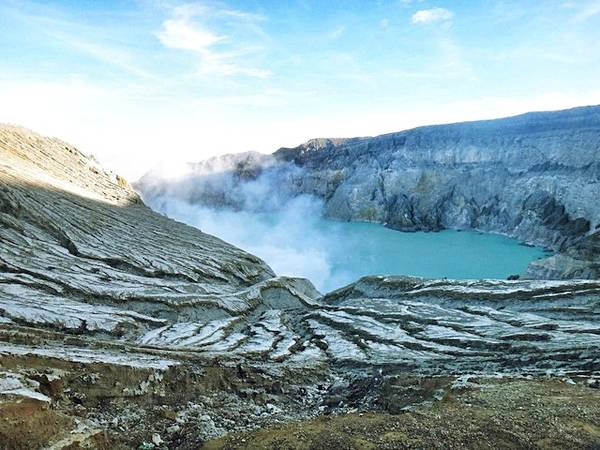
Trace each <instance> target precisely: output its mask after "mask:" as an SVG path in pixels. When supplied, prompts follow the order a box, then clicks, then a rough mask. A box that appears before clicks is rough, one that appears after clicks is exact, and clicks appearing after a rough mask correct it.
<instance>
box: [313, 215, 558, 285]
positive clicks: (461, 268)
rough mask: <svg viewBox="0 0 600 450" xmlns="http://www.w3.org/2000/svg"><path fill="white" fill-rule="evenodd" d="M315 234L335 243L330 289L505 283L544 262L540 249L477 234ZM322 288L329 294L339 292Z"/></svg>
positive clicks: (336, 230) (330, 227)
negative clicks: (369, 280) (367, 280)
mask: <svg viewBox="0 0 600 450" xmlns="http://www.w3.org/2000/svg"><path fill="white" fill-rule="evenodd" d="M320 228H321V230H322V231H323V232H324V233H326V234H328V235H330V236H331V239H335V240H336V241H337V242H338V243H339V245H334V246H332V247H331V249H330V252H329V254H330V256H331V263H332V273H331V279H332V281H333V284H334V285H337V284H340V283H341V284H340V285H343V284H345V283H344V281H346V282H350V281H352V280H353V279H356V278H358V277H360V276H364V275H396V274H402V275H416V276H420V277H430V278H443V277H446V278H458V279H479V278H503V279H504V278H506V277H508V276H509V275H511V274H519V273H522V272H524V271H525V269H526V268H527V265H528V264H529V262H531V261H533V260H535V259H538V258H542V257H545V256H547V253H546V252H545V251H544V250H543V249H541V248H537V247H528V246H524V245H521V244H520V243H519V242H518V241H516V240H514V239H510V238H507V237H505V236H501V235H496V234H487V233H479V232H476V231H455V230H444V231H440V232H435V233H426V232H416V233H403V232H399V231H395V230H391V229H388V228H385V227H384V226H382V225H378V224H372V223H350V222H348V223H340V222H332V221H326V220H324V221H322V223H321V224H320ZM342 280H343V281H342ZM326 284H328V286H327V287H328V288H334V287H339V286H334V285H331V284H330V283H326Z"/></svg>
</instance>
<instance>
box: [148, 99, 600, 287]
mask: <svg viewBox="0 0 600 450" xmlns="http://www.w3.org/2000/svg"><path fill="white" fill-rule="evenodd" d="M219 162H221V163H222V164H220V165H219ZM215 165H219V167H220V171H219V174H218V175H217V174H216V173H215V172H211V171H210V167H214V166H215ZM249 167H250V168H251V170H248V168H249ZM240 168H244V170H243V171H242V170H241V169H240ZM242 173H246V174H247V176H241V174H242ZM215 180H219V181H218V183H217V182H215ZM182 184H186V186H187V191H186V192H191V193H192V195H191V197H190V198H191V199H192V201H194V202H197V203H201V204H205V205H211V206H218V207H223V206H227V207H234V208H247V207H248V202H246V201H245V198H246V197H247V195H246V192H247V191H248V190H249V189H250V191H251V192H252V193H253V195H254V200H253V203H252V204H251V207H256V208H261V207H265V206H266V207H271V206H272V205H273V199H279V201H280V202H282V201H285V199H286V198H289V196H295V195H301V194H310V195H313V196H315V197H318V198H320V199H322V200H323V202H324V205H325V214H326V215H327V216H329V217H331V218H335V219H341V220H358V221H374V222H380V223H384V224H387V226H389V227H392V228H395V229H398V230H403V231H415V230H440V229H443V228H459V229H479V230H482V231H490V232H499V233H504V234H507V235H510V236H512V237H515V238H517V239H519V240H521V241H524V242H528V243H531V244H536V245H540V246H544V247H547V248H551V249H554V250H565V249H566V248H568V247H570V246H571V245H573V244H574V243H576V242H578V241H579V240H581V239H583V238H584V237H585V236H587V235H588V234H590V233H591V232H592V231H593V230H594V229H595V228H596V227H598V225H599V223H600V202H598V199H599V198H600V107H598V106H593V107H582V108H575V109H571V110H566V111H557V112H544V113H529V114H524V115H521V116H516V117H511V118H506V119H499V120H488V121H479V122H468V123H457V124H450V125H439V126H430V127H421V128H416V129H413V130H408V131H403V132H399V133H392V134H387V135H382V136H377V137H365V138H353V139H315V140H311V141H308V142H307V143H305V144H302V145H300V146H299V147H296V148H283V149H280V150H278V151H276V152H275V153H274V154H273V155H269V156H266V155H262V156H260V155H256V154H241V155H238V156H237V157H235V155H229V156H227V157H226V158H213V159H212V160H210V161H208V162H204V163H199V164H196V165H190V167H189V172H188V175H187V176H186V177H184V178H183V179H180V180H178V181H176V182H161V181H160V179H158V181H157V178H156V177H152V176H147V177H144V178H142V179H141V180H140V182H139V184H138V188H139V189H140V190H141V192H142V193H143V194H144V195H148V196H157V195H162V194H165V193H166V194H168V195H170V196H177V195H178V193H180V192H181V191H182V190H181V185H182ZM257 185H258V186H261V189H259V190H257V189H255V188H253V186H257ZM257 194H259V195H262V198H263V199H264V201H263V203H262V204H261V203H260V202H259V201H257V200H256V197H257ZM531 273H534V272H533V271H532V272H531ZM572 273H575V272H572ZM580 273H581V274H584V273H589V272H580ZM547 274H550V272H547ZM554 275H555V276H556V275H559V273H558V272H556V273H555V274H554Z"/></svg>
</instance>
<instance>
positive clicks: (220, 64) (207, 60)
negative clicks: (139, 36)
mask: <svg viewBox="0 0 600 450" xmlns="http://www.w3.org/2000/svg"><path fill="white" fill-rule="evenodd" d="M262 20H264V17H263V16H260V15H257V14H252V13H248V12H245V11H237V10H233V9H228V8H221V9H218V8H213V7H208V6H205V5H202V4H196V3H194V4H188V5H182V6H178V7H176V8H174V9H173V10H172V12H171V17H170V18H169V19H167V20H165V21H164V22H163V23H162V26H161V29H160V31H158V32H157V33H156V37H157V38H158V40H159V41H160V42H161V44H162V45H163V46H164V47H166V48H172V49H178V50H187V51H191V52H194V53H195V54H196V55H197V57H198V58H199V61H200V68H199V70H198V73H200V74H202V75H207V74H217V75H222V76H235V75H244V76H248V77H255V78H267V77H269V76H270V75H271V72H270V71H269V70H266V69H261V68H256V67H247V66H246V65H245V64H241V63H240V62H239V59H241V58H239V56H240V55H241V54H244V53H247V51H245V50H242V45H245V44H240V43H238V42H237V40H236V39H235V36H234V35H235V34H236V33H243V32H246V33H247V34H250V35H252V36H257V35H259V36H260V35H263V31H262V28H261V27H260V26H259V25H258V22H260V21H262ZM208 22H211V23H212V24H213V27H214V28H219V27H220V26H223V27H229V29H230V30H231V34H224V33H218V32H215V31H213V29H211V27H209V26H208V25H207V23H208ZM247 39H249V37H248V36H247V35H246V36H243V40H244V41H245V40H247Z"/></svg>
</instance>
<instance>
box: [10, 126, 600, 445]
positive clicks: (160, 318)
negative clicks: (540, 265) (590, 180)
mask: <svg viewBox="0 0 600 450" xmlns="http://www.w3.org/2000/svg"><path fill="white" fill-rule="evenodd" d="M599 319H600V284H599V283H598V282H597V281H593V280H590V281H485V280H484V281H479V282H458V281H449V280H423V279H419V278H407V277H397V278H383V277H367V278H364V279H361V280H359V281H357V282H356V283H353V284H351V285H350V286H348V287H346V288H343V289H340V290H337V291H335V292H332V293H329V294H326V295H322V294H321V293H319V292H317V291H316V290H315V289H314V287H313V286H312V284H311V283H310V282H309V281H307V280H303V279H295V278H287V277H276V276H275V274H273V272H272V271H271V269H270V268H269V267H268V266H267V265H266V264H265V263H264V262H262V261H260V260H259V259H258V258H256V257H254V256H252V255H249V254H247V253H245V252H243V251H242V250H239V249H237V248H235V247H233V246H231V245H229V244H227V243H225V242H223V241H221V240H219V239H217V238H214V237H212V236H209V235H206V234H204V233H202V232H200V231H199V230H196V229H194V228H192V227H189V226H186V225H183V224H181V223H177V222H175V221H173V220H170V219H168V218H166V217H164V216H162V215H160V214H157V213H155V212H153V211H152V210H150V209H149V208H147V207H146V206H144V205H143V204H142V203H141V201H140V199H139V197H137V195H136V194H135V193H134V192H133V191H132V190H131V188H130V187H129V186H128V185H127V184H126V182H125V181H124V180H122V179H120V178H117V177H116V176H113V175H112V174H110V173H107V172H105V171H103V170H102V169H101V168H99V167H98V166H97V165H96V164H95V163H94V162H93V160H91V159H89V158H87V157H85V156H84V155H82V154H81V153H80V152H78V151H77V150H76V149H74V148H72V147H71V146H69V145H68V144H65V143H62V142H60V141H58V140H55V139H47V138H42V137H40V136H38V135H36V134H34V133H31V132H29V131H26V130H22V129H19V128H15V127H6V126H5V127H1V128H0V414H2V415H3V417H6V418H7V421H6V423H3V424H2V425H0V442H2V444H0V448H3V447H2V445H4V446H5V447H4V448H39V447H40V446H42V444H44V445H45V444H48V443H52V444H54V445H55V447H54V448H69V446H73V445H75V444H77V445H79V444H82V445H83V443H85V445H88V446H92V447H94V446H97V447H100V448H102V446H104V448H106V447H108V448H131V447H138V446H139V445H142V444H144V443H146V444H147V446H146V447H144V448H158V447H160V446H161V445H167V446H170V448H197V446H198V445H200V444H202V442H203V441H204V440H207V439H210V438H214V437H218V436H220V435H223V434H225V433H227V432H229V431H232V430H250V429H253V428H255V427H257V426H265V425H269V424H273V423H276V422H278V421H289V420H296V419H301V418H306V417H312V416H314V415H318V414H321V413H323V412H335V411H345V410H348V409H349V408H350V409H353V408H359V409H374V408H375V409H384V410H389V409H390V408H392V406H390V405H391V403H390V402H389V399H390V398H394V399H396V400H394V402H393V403H394V404H395V405H396V406H394V408H396V407H397V405H398V404H402V407H405V406H407V407H408V406H410V404H411V402H417V401H421V400H423V398H424V397H423V398H422V396H414V398H413V397H412V395H413V394H410V395H409V393H410V392H413V393H414V392H421V391H422V390H421V388H420V387H419V386H421V385H423V383H424V382H423V380H425V379H431V380H437V379H438V378H439V379H442V378H443V379H444V380H446V382H444V383H445V384H444V385H445V386H446V385H448V386H449V384H448V383H449V382H447V381H448V378H449V377H450V378H452V377H458V376H461V375H465V374H474V373H478V374H484V375H490V374H501V375H502V376H509V377H523V376H534V377H546V376H552V377H555V376H560V377H566V376H569V377H579V378H578V379H581V380H582V381H581V383H587V381H585V380H592V381H593V382H595V381H594V380H595V379H596V378H595V377H596V375H597V374H598V370H599V368H600V360H599V355H600V339H599V337H600V320H599ZM407 375H410V376H409V378H405V376H407ZM390 380H396V381H394V382H391V381H390ZM398 380H404V381H402V383H404V384H402V383H400V384H402V389H400V387H398V386H399V385H398V383H399V381H398ZM406 380H412V381H406ZM435 383H437V381H436V382H435ZM436 385H437V384H436ZM390 386H392V387H390ZM394 386H395V387H394ZM586 386H587V385H586ZM389 389H392V390H394V389H395V391H394V392H396V394H394V395H393V396H390V395H391V394H389V392H388V390H389ZM398 389H400V390H398ZM426 391H427V390H426ZM399 392H400V393H399ZM427 392H429V391H427ZM430 394H431V393H429V394H427V395H426V397H427V398H428V399H430V398H431V395H430ZM386 399H387V400H386ZM386 405H387V406H386ZM26 417H31V419H25V418H26ZM43 424H50V425H44V426H42V425H43ZM27 433H29V435H30V438H28V439H24V438H23V436H25V435H27ZM38 444H39V445H38ZM151 446H154V447H151Z"/></svg>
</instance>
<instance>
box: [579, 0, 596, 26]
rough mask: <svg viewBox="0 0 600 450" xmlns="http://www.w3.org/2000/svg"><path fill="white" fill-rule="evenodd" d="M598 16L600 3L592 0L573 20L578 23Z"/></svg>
mask: <svg viewBox="0 0 600 450" xmlns="http://www.w3.org/2000/svg"><path fill="white" fill-rule="evenodd" d="M599 14H600V1H599V0H593V1H591V2H588V3H587V4H586V5H585V6H584V7H583V8H582V9H581V10H580V11H579V13H578V14H577V15H576V16H575V20H576V21H579V22H583V21H586V20H588V19H590V18H591V17H594V16H597V15H599Z"/></svg>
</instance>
